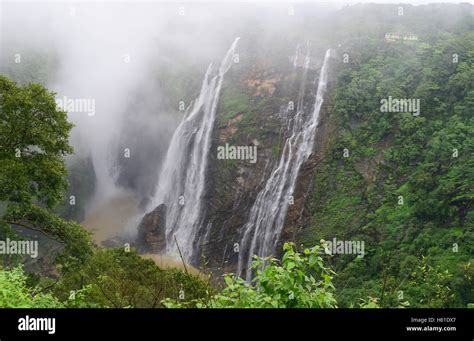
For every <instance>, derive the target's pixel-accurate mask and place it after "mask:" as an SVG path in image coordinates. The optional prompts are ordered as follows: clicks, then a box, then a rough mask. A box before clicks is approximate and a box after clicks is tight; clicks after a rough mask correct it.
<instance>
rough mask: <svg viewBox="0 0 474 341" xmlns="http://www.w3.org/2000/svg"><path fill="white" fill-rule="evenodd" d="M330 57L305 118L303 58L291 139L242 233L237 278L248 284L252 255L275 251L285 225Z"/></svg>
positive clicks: (314, 126) (310, 141)
mask: <svg viewBox="0 0 474 341" xmlns="http://www.w3.org/2000/svg"><path fill="white" fill-rule="evenodd" d="M330 54H331V52H330V50H327V51H326V55H325V57H324V62H323V65H322V67H321V71H320V73H319V81H318V88H317V92H316V101H315V104H314V110H313V112H312V113H311V114H306V115H305V112H304V111H305V110H304V105H303V104H304V103H303V98H304V92H305V87H306V78H307V77H306V75H307V71H308V65H309V59H310V58H309V56H306V60H305V63H304V71H303V76H302V82H301V86H300V89H299V95H298V102H297V105H296V114H295V116H294V117H293V118H292V120H291V136H290V137H289V138H288V139H287V140H286V141H285V145H284V148H283V152H282V155H281V158H280V160H279V162H278V164H277V166H276V167H275V169H274V170H273V171H272V173H271V175H270V177H269V179H268V180H267V182H266V184H265V186H264V188H263V189H262V190H261V191H260V193H259V194H258V195H257V198H256V200H255V202H254V204H253V206H252V208H251V210H250V214H249V218H248V221H247V223H246V224H245V225H244V228H243V230H242V231H243V233H242V238H241V242H240V250H241V251H240V253H239V260H238V265H237V274H238V275H239V276H242V275H244V274H243V272H244V271H245V278H246V279H247V281H249V280H250V279H251V277H252V269H250V264H251V262H252V257H253V255H254V254H255V255H258V256H259V257H266V256H269V255H271V254H272V253H273V252H274V251H275V250H274V248H275V246H276V244H277V242H278V238H279V236H280V233H281V231H282V229H283V226H284V223H285V218H286V213H287V211H288V204H289V198H290V196H292V195H293V191H294V188H295V185H296V180H297V178H298V172H299V169H300V167H301V165H302V164H303V162H305V161H306V160H307V159H308V157H309V156H310V155H311V153H312V151H313V145H314V140H315V135H316V131H317V126H318V122H319V113H320V110H321V106H322V104H323V96H324V93H325V90H326V83H327V78H328V70H327V69H328V61H329V58H330ZM295 65H296V61H295Z"/></svg>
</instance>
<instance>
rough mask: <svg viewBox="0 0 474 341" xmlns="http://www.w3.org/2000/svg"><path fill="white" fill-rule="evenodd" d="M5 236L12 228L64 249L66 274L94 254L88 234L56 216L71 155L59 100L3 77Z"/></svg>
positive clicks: (0, 194)
mask: <svg viewBox="0 0 474 341" xmlns="http://www.w3.org/2000/svg"><path fill="white" fill-rule="evenodd" d="M0 119H1V122H2V124H1V126H0V201H2V202H5V204H6V206H5V208H4V210H3V212H2V214H3V216H2V217H1V218H0V236H6V235H7V234H10V235H11V234H12V233H13V230H12V229H11V226H15V225H18V226H22V227H25V228H29V229H32V230H37V231H39V232H41V233H42V234H44V235H46V236H48V237H50V238H52V239H55V240H56V241H58V242H60V243H62V244H63V245H64V250H63V252H62V253H61V257H60V258H59V259H58V261H59V262H61V263H62V266H63V269H64V270H66V269H69V268H70V267H72V266H75V265H77V264H78V263H81V262H83V261H84V260H85V259H86V258H87V257H88V256H89V255H90V254H91V247H92V243H91V240H90V237H89V234H88V233H87V232H86V231H84V230H83V229H82V228H81V227H80V226H79V225H78V224H75V223H73V222H69V221H66V220H63V219H60V218H59V217H57V216H55V215H54V214H52V213H51V211H50V209H51V208H52V207H53V206H54V205H56V204H57V203H59V202H60V201H61V200H62V197H63V192H64V190H65V189H66V187H67V181H66V165H65V162H64V157H65V156H66V155H67V154H70V153H72V147H71V146H70V145H69V132H70V130H71V128H72V124H71V123H69V122H68V120H67V114H66V112H64V111H61V110H58V108H57V106H56V102H55V100H54V94H53V93H51V92H48V91H47V90H46V89H45V88H44V87H43V86H41V85H39V84H35V83H31V84H27V85H24V86H18V85H17V84H16V83H14V82H13V81H11V80H9V79H8V78H6V77H4V76H0Z"/></svg>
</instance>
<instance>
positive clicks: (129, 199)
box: [81, 193, 205, 277]
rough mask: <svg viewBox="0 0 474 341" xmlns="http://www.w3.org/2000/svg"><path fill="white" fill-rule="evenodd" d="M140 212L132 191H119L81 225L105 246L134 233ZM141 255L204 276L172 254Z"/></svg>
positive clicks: (157, 263)
mask: <svg viewBox="0 0 474 341" xmlns="http://www.w3.org/2000/svg"><path fill="white" fill-rule="evenodd" d="M139 214H141V212H140V210H139V208H138V201H137V200H136V198H135V197H134V196H133V195H131V194H130V193H119V194H116V195H115V196H113V197H112V198H110V199H109V200H107V201H106V202H104V203H102V204H100V205H98V206H97V207H96V208H95V209H94V210H93V211H91V212H89V213H88V214H87V216H86V218H85V219H84V220H83V221H82V222H81V225H82V226H83V227H84V228H85V229H86V230H88V231H89V232H91V233H92V240H93V241H94V242H95V243H96V244H97V245H100V246H104V243H105V242H107V241H109V240H113V239H117V238H120V237H121V236H127V235H129V236H130V235H133V233H132V231H131V230H132V229H133V228H136V226H130V225H131V224H133V222H134V221H136V220H137V219H136V218H137V217H138V216H139ZM138 223H139V221H136V223H135V224H138ZM141 256H142V257H143V258H146V259H151V260H153V261H154V262H155V264H156V265H158V266H159V267H160V268H162V269H167V268H178V269H181V270H187V271H188V272H189V273H190V274H193V275H197V276H204V274H203V273H201V272H199V270H197V269H196V268H194V267H192V266H191V265H189V264H186V269H185V266H184V265H183V262H182V260H181V259H177V258H175V257H172V256H167V255H158V254H150V253H146V254H142V255H141ZM204 277H205V276H204Z"/></svg>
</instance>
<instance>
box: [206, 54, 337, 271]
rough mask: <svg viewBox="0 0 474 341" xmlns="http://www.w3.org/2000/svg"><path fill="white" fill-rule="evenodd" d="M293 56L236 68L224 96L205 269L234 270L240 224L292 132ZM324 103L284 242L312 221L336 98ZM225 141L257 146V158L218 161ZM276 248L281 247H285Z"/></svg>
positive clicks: (315, 67) (316, 64) (311, 94)
mask: <svg viewBox="0 0 474 341" xmlns="http://www.w3.org/2000/svg"><path fill="white" fill-rule="evenodd" d="M323 55H324V54H323V53H321V56H320V57H319V58H313V61H312V64H311V65H310V70H309V73H308V83H307V86H306V91H305V93H304V100H305V103H306V108H305V110H306V111H308V112H309V111H311V110H312V109H313V107H314V102H315V92H316V88H317V80H318V76H319V69H320V66H321V62H322V56H323ZM290 57H291V56H287V60H286V63H284V62H283V61H282V60H278V58H276V59H277V60H276V61H275V60H274V62H275V64H276V65H275V64H273V65H259V64H258V63H255V64H256V66H254V67H253V68H251V69H244V68H242V69H243V70H242V69H240V70H234V72H233V74H232V75H231V77H229V78H230V79H228V80H227V82H226V83H227V87H226V88H225V89H224V90H223V93H222V96H221V100H220V105H219V110H218V113H217V120H216V123H215V126H214V133H213V144H212V147H211V154H210V158H211V159H210V166H209V170H208V181H209V186H208V188H207V194H206V199H205V201H206V203H207V204H208V211H207V218H206V221H208V222H209V224H211V229H210V233H209V234H208V235H207V236H205V238H203V240H201V245H202V248H201V250H200V252H201V254H202V255H203V258H205V259H206V263H207V267H209V268H211V269H213V270H214V271H217V272H219V273H220V272H235V271H236V263H237V260H238V252H239V251H240V250H239V246H240V245H239V242H240V240H241V238H242V227H243V226H244V225H245V223H246V221H247V219H248V215H249V211H250V209H251V207H252V205H253V203H254V202H255V199H256V197H257V195H258V193H259V191H260V190H261V189H262V187H263V186H264V185H265V183H266V180H267V179H268V178H269V176H270V173H271V172H272V171H273V169H274V168H275V166H276V163H277V162H278V161H279V159H280V156H281V152H282V149H283V145H284V143H285V140H286V139H287V138H288V137H289V134H290V132H289V130H288V129H287V128H288V124H289V120H290V119H291V118H292V117H293V116H294V114H295V113H296V110H295V111H288V112H284V110H282V108H286V106H288V103H290V102H292V101H293V102H295V103H296V101H297V96H298V89H299V82H300V78H301V76H302V75H301V71H302V67H301V65H296V66H294V65H293V64H292V63H291V60H290ZM333 64H335V62H334V63H333ZM332 67H335V65H332V66H331V68H332ZM333 83H334V80H333V77H330V80H329V84H328V91H327V94H329V93H330V89H331V87H332V86H333ZM324 100H325V101H324V104H323V107H322V111H321V115H320V121H319V123H320V124H319V126H318V131H317V136H316V141H315V148H314V152H313V154H312V155H311V156H310V158H309V160H308V161H307V162H305V163H304V164H303V165H302V167H301V169H300V176H299V178H298V182H297V185H296V188H295V191H294V194H293V197H294V198H293V202H292V203H290V206H289V210H288V214H287V218H286V222H285V227H284V229H283V231H282V234H281V237H280V241H279V244H281V243H282V242H284V241H288V240H294V237H295V234H296V233H297V232H298V230H299V229H301V228H302V227H303V226H304V225H305V224H306V223H307V222H308V219H307V216H308V215H307V213H306V199H307V198H309V197H310V194H311V191H312V178H313V174H314V172H315V171H316V168H317V165H318V163H319V162H320V160H321V159H322V158H323V157H324V152H325V150H326V145H327V138H328V135H329V132H330V129H331V128H330V126H329V124H328V120H327V116H328V115H329V113H330V108H331V104H330V103H331V101H330V96H325V99H324ZM226 144H228V145H230V146H251V147H252V146H256V147H257V155H258V156H257V162H255V163H252V162H249V160H222V159H219V158H218V153H217V149H218V148H219V147H220V146H224V145H226ZM278 249H281V247H280V245H278V246H277V250H278Z"/></svg>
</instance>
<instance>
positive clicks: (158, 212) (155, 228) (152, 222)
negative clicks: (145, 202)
mask: <svg viewBox="0 0 474 341" xmlns="http://www.w3.org/2000/svg"><path fill="white" fill-rule="evenodd" d="M165 228H166V205H164V204H161V205H159V206H157V207H156V208H155V209H154V210H153V211H151V212H149V213H147V214H145V216H144V217H143V219H142V221H141V223H140V225H139V226H138V236H137V242H138V245H139V249H140V251H141V252H145V253H160V252H162V251H163V250H164V249H165V248H166V234H165V232H166V231H165Z"/></svg>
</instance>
